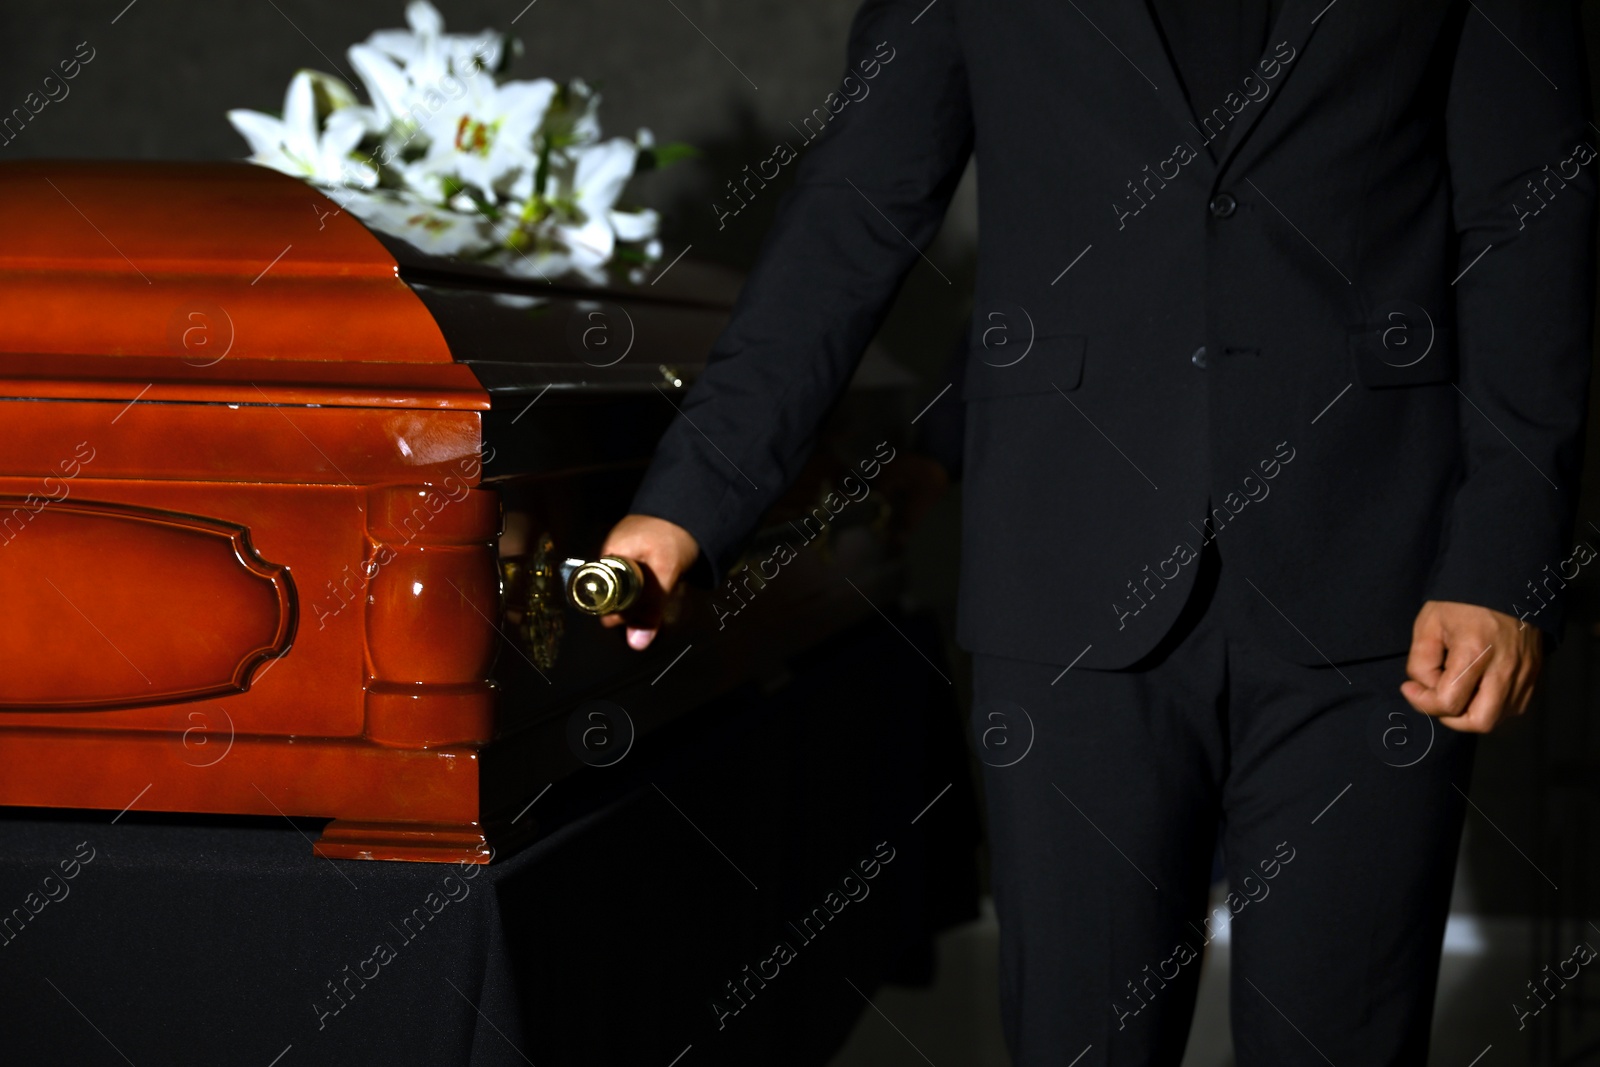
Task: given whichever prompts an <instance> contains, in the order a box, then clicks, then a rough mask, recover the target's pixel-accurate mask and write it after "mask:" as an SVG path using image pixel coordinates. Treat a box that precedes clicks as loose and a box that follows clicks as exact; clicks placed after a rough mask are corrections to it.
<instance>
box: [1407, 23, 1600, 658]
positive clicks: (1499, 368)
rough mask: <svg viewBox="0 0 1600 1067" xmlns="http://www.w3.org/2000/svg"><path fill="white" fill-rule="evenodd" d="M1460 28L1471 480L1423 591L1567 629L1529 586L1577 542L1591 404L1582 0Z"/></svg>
mask: <svg viewBox="0 0 1600 1067" xmlns="http://www.w3.org/2000/svg"><path fill="white" fill-rule="evenodd" d="M1460 27H1461V28H1460V36H1459V45H1458V48H1457V51H1456V56H1455V61H1454V68H1453V71H1452V74H1451V77H1450V83H1449V97H1448V100H1447V102H1446V130H1445V132H1446V144H1447V152H1448V158H1449V166H1450V181H1451V187H1452V195H1453V201H1452V204H1453V212H1454V218H1455V226H1456V231H1457V233H1458V234H1459V246H1460V255H1459V257H1458V263H1457V268H1456V269H1457V271H1459V272H1462V273H1461V274H1460V276H1459V278H1458V280H1457V282H1456V284H1455V293H1456V297H1455V308H1456V330H1457V338H1458V353H1459V360H1460V362H1459V366H1460V381H1459V386H1458V388H1459V395H1458V397H1457V402H1458V404H1459V407H1460V427H1461V441H1462V455H1463V465H1464V470H1463V475H1464V478H1463V481H1462V483H1461V484H1460V486H1459V488H1458V490H1457V493H1456V495H1455V498H1454V502H1453V504H1452V506H1451V510H1450V513H1449V515H1448V516H1447V517H1446V523H1445V537H1444V542H1443V549H1442V552H1441V556H1440V558H1439V561H1438V564H1437V566H1436V567H1435V570H1434V574H1433V577H1432V579H1431V581H1430V583H1429V588H1428V593H1427V595H1428V598H1429V599H1433V600H1454V601H1460V602H1464V603H1471V604H1480V605H1483V606H1485V607H1489V608H1493V609H1494V610H1496V611H1501V612H1504V613H1506V614H1516V615H1519V616H1525V617H1526V618H1527V620H1528V621H1529V622H1530V623H1533V624H1535V625H1538V626H1539V627H1540V628H1541V629H1543V630H1545V631H1546V632H1547V633H1549V634H1550V635H1551V636H1552V637H1555V636H1559V634H1560V627H1561V618H1560V606H1559V603H1552V604H1550V605H1549V606H1548V607H1545V608H1542V609H1541V607H1540V605H1541V603H1542V601H1541V600H1539V599H1536V598H1535V597H1534V595H1533V593H1532V592H1531V591H1530V589H1529V583H1533V584H1534V585H1535V586H1538V587H1539V588H1540V590H1541V592H1543V590H1544V588H1545V586H1544V584H1543V583H1544V581H1545V580H1546V579H1547V578H1548V577H1549V576H1550V575H1552V574H1554V573H1556V571H1557V570H1558V569H1559V568H1560V567H1561V565H1562V563H1563V561H1566V560H1568V559H1569V558H1570V557H1571V556H1572V554H1573V552H1572V544H1571V542H1570V541H1569V540H1568V538H1569V537H1570V536H1571V534H1572V522H1573V513H1574V510H1575V507H1576V501H1577V493H1578V477H1579V467H1580V463H1581V459H1582V449H1583V429H1584V416H1585V412H1586V409H1587V406H1588V381H1589V363H1590V346H1591V330H1592V316H1593V293H1594V284H1595V279H1594V262H1593V238H1594V230H1595V169H1596V167H1600V161H1597V160H1596V159H1595V150H1594V148H1593V147H1592V145H1593V143H1594V138H1593V137H1592V135H1591V127H1590V126H1589V124H1588V118H1589V116H1588V99H1589V90H1588V84H1587V71H1586V67H1585V57H1584V52H1583V40H1584V36H1583V30H1582V26H1581V24H1580V20H1579V18H1578V12H1577V10H1576V4H1574V3H1571V2H1570V0H1480V2H1479V3H1474V4H1472V5H1470V6H1466V8H1465V16H1464V20H1463V21H1462V22H1461V24H1460ZM1486 250H1487V251H1486ZM1479 257H1481V258H1479ZM1404 461H1405V459H1404V457H1403V456H1397V457H1395V462H1397V463H1403V462H1404ZM1546 567H1548V568H1549V570H1546V569H1545V568H1546ZM1571 576H1572V572H1571V570H1570V568H1569V573H1568V575H1567V577H1571ZM1560 585H1561V581H1560V580H1557V581H1555V582H1553V583H1551V586H1550V587H1551V588H1552V589H1556V588H1559V586H1560ZM1558 600H1559V598H1558Z"/></svg>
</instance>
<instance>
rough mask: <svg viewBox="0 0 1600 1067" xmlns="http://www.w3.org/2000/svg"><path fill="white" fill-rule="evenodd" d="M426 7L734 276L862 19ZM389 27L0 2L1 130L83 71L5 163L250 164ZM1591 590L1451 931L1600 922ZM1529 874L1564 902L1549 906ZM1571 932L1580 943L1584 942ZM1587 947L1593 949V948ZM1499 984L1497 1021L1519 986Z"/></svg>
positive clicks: (315, 12)
mask: <svg viewBox="0 0 1600 1067" xmlns="http://www.w3.org/2000/svg"><path fill="white" fill-rule="evenodd" d="M438 6H439V7H440V9H441V10H442V11H443V12H444V15H445V22H446V28H447V30H449V31H451V32H460V33H466V32H475V31H477V30H479V29H482V28H485V27H493V28H497V29H500V30H507V31H510V32H511V33H513V34H514V35H515V36H517V37H519V38H520V39H521V41H522V44H523V48H524V51H523V54H522V55H521V56H520V57H519V58H517V59H516V60H515V61H514V63H513V65H512V67H511V70H510V72H509V73H510V74H511V75H512V76H514V77H538V76H548V77H552V78H556V79H564V78H569V77H574V76H581V77H583V78H585V79H587V80H588V81H590V82H591V83H592V84H595V85H597V86H599V87H600V89H601V91H602V93H603V95H604V101H605V102H604V104H603V106H602V110H601V118H602V121H603V124H604V128H605V131H606V133H607V134H608V135H615V134H629V133H632V132H633V131H634V130H635V129H636V128H637V127H640V126H647V127H649V128H650V129H652V130H653V131H654V132H655V134H656V136H657V138H658V139H659V140H662V141H686V142H689V143H691V144H693V145H695V146H696V147H698V148H699V149H700V150H701V152H702V153H703V155H702V157H701V158H699V159H696V160H690V161H687V162H684V163H680V164H677V165H675V166H674V167H672V168H670V169H669V170H667V171H665V172H662V173H659V174H652V175H647V176H645V177H644V178H642V179H641V180H638V181H636V182H635V184H634V186H633V187H632V190H631V194H632V199H635V200H637V201H641V202H643V203H645V204H649V205H652V206H655V207H657V208H659V209H660V210H661V211H662V213H663V215H664V223H663V238H664V241H665V246H666V256H667V258H669V259H670V258H671V257H672V256H675V255H676V254H677V253H678V252H679V251H681V250H682V249H683V248H684V247H685V246H686V245H691V244H692V245H693V251H692V252H691V253H690V254H691V256H692V257H695V258H703V259H707V260H713V261H718V262H722V263H726V264H729V265H732V266H735V267H743V266H748V264H749V263H750V262H751V260H752V258H753V257H754V255H755V252H756V250H757V248H758V247H759V243H760V240H761V237H762V235H763V233H764V232H765V230H766V228H767V223H768V221H769V220H770V218H771V214H772V211H773V209H774V207H775V206H776V204H777V199H778V194H779V192H780V190H781V187H782V186H783V185H784V184H786V183H787V182H788V181H789V180H791V179H792V176H793V170H794V168H793V167H788V168H785V170H784V173H783V174H782V175H781V176H780V178H779V179H778V181H777V182H776V183H774V187H773V188H771V189H768V190H766V191H764V192H763V193H762V195H761V197H760V198H759V199H757V200H756V201H755V203H754V204H753V205H752V206H751V207H750V208H748V209H746V210H745V211H743V212H742V213H741V214H739V215H738V216H737V217H733V218H730V219H728V220H727V225H726V228H725V229H723V230H721V231H719V230H718V228H717V223H716V216H715V214H714V213H713V210H712V207H711V204H712V201H713V200H714V199H717V198H718V190H720V189H721V188H722V186H723V184H724V182H725V181H726V180H728V179H730V178H733V177H734V176H735V175H737V174H738V173H739V171H740V169H741V168H742V167H743V166H744V165H745V164H747V163H748V164H751V165H754V164H755V163H756V162H757V161H759V160H761V159H764V158H766V157H767V156H768V155H769V154H770V153H771V149H772V146H773V145H774V144H775V143H776V142H777V141H778V140H779V139H780V138H781V137H783V136H786V135H787V134H788V132H789V123H790V122H798V121H799V120H800V119H801V118H802V117H803V116H805V115H806V114H807V113H809V112H810V110H811V109H812V108H813V107H816V106H818V105H820V104H821V102H822V100H823V98H824V97H825V96H826V94H827V93H828V92H830V91H832V90H833V89H834V88H836V86H837V83H838V79H839V77H840V76H841V75H842V73H843V46H844V41H845V36H846V31H847V29H848V26H849V21H850V18H851V15H852V14H853V13H854V10H855V8H856V6H857V0H808V2H805V3H800V2H790V3H783V2H780V0H584V2H581V3H580V2H576V0H536V2H535V3H533V4H531V5H529V6H527V7H524V2H523V0H504V2H500V3H486V2H481V0H460V2H452V0H443V2H441V3H439V5H438ZM403 10H404V6H403V3H402V2H401V0H382V2H374V0H350V2H342V3H338V4H331V3H311V2H307V0H212V2H207V3H199V2H183V3H178V2H171V0H136V2H135V3H134V4H133V5H132V6H131V7H127V6H126V0H96V2H93V3H62V2H58V0H7V2H6V3H5V4H4V7H3V11H0V113H4V112H9V110H10V109H11V108H12V107H13V106H19V105H20V104H21V102H22V99H23V97H24V96H25V95H26V94H27V93H29V92H30V91H33V90H36V89H37V88H38V87H39V84H40V81H41V80H42V78H43V77H44V76H45V75H46V74H47V73H49V72H50V71H51V70H52V69H53V68H54V66H55V64H56V63H57V61H59V60H60V59H63V58H66V57H68V56H70V55H71V54H72V53H73V52H74V50H75V49H76V48H77V46H78V45H79V43H80V42H83V41H87V42H89V44H90V45H92V46H93V48H94V49H95V50H96V56H95V58H94V60H93V62H92V63H90V64H89V65H88V66H87V67H85V68H84V70H83V72H82V73H81V74H80V75H79V77H78V78H77V79H76V80H75V81H73V82H71V83H70V85H71V94H70V96H68V97H67V98H66V99H65V100H62V101H60V102H56V103H52V104H50V105H49V106H48V107H46V108H45V110H44V111H43V112H42V113H41V114H39V115H38V116H37V117H36V118H35V120H34V121H33V122H32V123H30V124H29V125H28V126H27V128H26V129H25V130H24V132H23V133H22V135H21V136H20V137H19V138H18V139H17V140H15V141H14V142H12V143H10V144H9V145H5V146H0V160H3V159H5V158H8V157H9V158H26V157H33V158H37V157H105V158H142V159H217V158H241V157H243V156H244V155H245V153H246V147H245V144H244V142H243V141H242V139H241V138H239V137H238V136H237V135H236V134H235V133H234V131H233V129H232V128H231V127H230V126H229V125H228V123H227V121H226V120H225V118H224V112H225V111H226V110H227V109H228V108H232V107H248V108H253V109H256V110H262V111H270V112H275V111H277V110H279V109H280V108H281V106H282V99H283V91H284V88H285V86H286V85H287V82H288V79H289V77H290V75H291V74H292V72H293V71H294V70H295V68H297V67H299V66H309V67H313V68H316V69H319V70H325V71H330V72H334V73H343V74H344V75H345V76H346V78H347V79H348V80H350V81H351V82H352V84H357V83H356V81H355V79H354V77H353V75H352V74H351V73H350V71H349V64H348V61H347V60H346V58H345V55H344V51H345V49H346V47H347V46H348V45H349V44H351V43H353V42H356V41H359V40H362V39H364V38H365V37H366V35H367V34H368V33H369V32H370V31H371V30H373V29H375V28H379V27H390V26H401V25H403V23H404V15H403ZM119 13H120V14H119ZM519 13H520V14H519ZM1585 15H1586V23H1587V28H1588V34H1587V36H1588V40H1589V45H1590V54H1591V56H1594V55H1595V54H1596V53H1597V51H1600V48H1597V35H1596V32H1595V28H1596V25H1597V24H1600V19H1597V17H1596V16H1597V15H1600V11H1597V10H1596V5H1595V4H1592V3H1591V4H1586V5H1585ZM114 18H115V19H116V22H115V23H113V21H112V20H113V19H114ZM514 18H515V19H516V20H517V21H516V22H515V24H513V22H512V20H513V19H514ZM713 42H714V43H713ZM735 64H736V65H737V69H736V67H735ZM1592 65H1593V64H1592ZM1597 69H1600V68H1597ZM1017 106H1018V107H1019V108H1027V107H1029V106H1036V105H1031V104H1030V103H1029V102H1027V101H1018V103H1017ZM1596 140H1597V141H1600V133H1597V134H1596ZM975 182H976V176H975V173H974V172H973V171H972V170H969V172H968V174H967V176H966V179H965V180H964V181H963V183H962V186H961V189H960V191H959V192H958V194H957V196H956V201H955V204H954V206H953V208H952V211H951V213H950V216H949V218H948V220H947V222H946V224H945V226H944V229H943V231H942V232H941V234H940V235H939V237H938V239H937V241H936V242H935V244H934V245H933V246H932V247H931V248H930V249H928V257H929V258H930V259H931V260H932V261H933V263H934V264H937V266H938V272H936V271H935V270H933V269H932V268H931V267H930V266H929V265H928V264H926V263H923V262H918V264H917V265H916V267H915V268H914V269H913V271H912V273H911V276H910V278H909V280H908V282H907V284H906V287H905V290H904V291H903V293H902V295H901V298H900V300H899V302H898V303H897V305H896V307H895V309H894V311H893V313H892V315H891V316H890V318H889V321H888V322H887V324H886V325H885V327H884V330H883V332H882V335H881V337H880V343H881V344H882V345H883V346H884V348H885V349H886V350H887V351H888V352H889V353H890V354H891V355H892V356H893V357H895V358H896V359H898V360H899V361H900V362H902V363H903V364H905V365H906V366H908V367H909V368H911V369H912V370H913V371H914V372H916V373H917V374H918V375H919V376H920V377H921V378H922V379H923V380H924V381H925V383H926V386H927V389H926V393H925V395H926V397H928V398H930V399H931V398H932V397H933V395H934V394H935V393H937V392H938V390H939V389H940V388H942V386H943V384H944V382H945V381H946V380H947V378H946V365H947V361H948V359H949V356H950V353H951V351H952V347H953V346H954V345H955V344H956V343H957V342H958V339H959V338H960V337H961V336H962V335H963V333H964V331H965V329H966V316H967V314H968V313H969V310H970V292H971V286H972V278H973V266H974V251H975V243H976V239H977V212H976V201H975V197H974V190H975ZM0 240H4V235H3V234H0ZM939 272H942V274H943V275H944V276H946V277H948V279H949V282H948V283H947V282H946V281H945V279H944V278H942V277H940V273H939ZM946 399H947V400H948V399H950V398H946ZM1597 452H1600V449H1597V446H1596V434H1595V430H1594V427H1593V425H1592V424H1591V430H1590V440H1589V446H1588V449H1587V454H1588V457H1589V462H1588V474H1587V476H1586V478H1585V486H1584V494H1583V503H1582V506H1581V509H1580V515H1579V530H1580V531H1587V532H1588V533H1589V534H1590V535H1591V536H1592V538H1593V541H1592V543H1594V544H1596V545H1597V546H1600V534H1596V533H1595V531H1594V530H1593V529H1592V528H1590V527H1588V526H1587V525H1586V524H1587V522H1588V521H1590V520H1592V521H1594V522H1595V524H1596V525H1597V526H1600V499H1597V496H1596V491H1595V486H1596V484H1597V480H1600V454H1597ZM958 507H959V490H957V491H955V492H952V493H951V494H949V495H948V496H947V497H946V498H945V499H944V500H943V501H942V502H941V503H940V505H939V506H938V507H937V508H936V509H935V510H934V512H933V513H932V514H931V515H930V516H929V518H928V520H927V521H926V522H925V524H924V526H923V527H922V529H921V531H920V533H919V536H918V539H917V542H916V545H915V547H914V552H913V572H914V573H913V582H912V590H913V596H914V598H915V599H917V600H918V601H920V602H921V603H923V604H928V605H931V606H933V607H934V608H935V609H936V610H937V611H938V612H939V614H940V616H941V618H942V619H943V620H944V622H945V629H946V636H945V640H946V642H947V644H949V640H950V638H949V633H950V629H951V624H952V623H953V617H954V589H955V585H954V572H955V566H956V561H957V556H958V548H959V546H958V543H957V540H958V526H957V522H956V516H957V511H958ZM1580 536H1581V535H1580ZM1556 562H1557V561H1555V560H1552V561H1551V563H1552V565H1554V564H1555V563H1556ZM1597 572H1600V566H1591V567H1589V568H1587V569H1586V570H1585V571H1584V572H1583V573H1582V574H1580V576H1579V578H1578V580H1577V582H1576V583H1574V584H1575V592H1576V597H1575V603H1574V606H1573V610H1572V611H1571V613H1570V616H1571V621H1570V625H1569V632H1568V634H1567V638H1566V640H1565V642H1564V644H1563V646H1562V647H1561V649H1560V650H1559V652H1558V653H1557V655H1556V656H1555V658H1554V660H1553V661H1552V662H1551V664H1550V667H1549V673H1548V676H1547V683H1546V685H1545V691H1544V695H1543V696H1542V697H1541V699H1540V702H1539V704H1538V706H1537V707H1536V709H1535V711H1534V713H1533V714H1531V715H1530V716H1528V717H1527V718H1526V719H1524V720H1521V721H1518V722H1514V723H1511V724H1509V725H1508V726H1506V727H1505V728H1503V729H1502V730H1501V731H1500V732H1499V733H1497V734H1496V735H1495V736H1494V737H1493V738H1492V739H1490V740H1488V741H1487V742H1486V743H1485V744H1484V745H1483V746H1482V747H1481V748H1480V755H1479V762H1478V771H1477V775H1476V778H1475V782H1474V790H1473V800H1474V802H1475V803H1476V805H1477V806H1478V810H1477V811H1475V812H1472V813H1469V816H1468V822H1467V832H1466V839H1465V846H1464V848H1465V853H1464V855H1465V861H1464V874H1463V877H1462V878H1461V879H1460V881H1459V883H1458V886H1457V899H1456V907H1457V909H1458V910H1464V911H1468V912H1473V913H1477V914H1480V915H1521V916H1527V915H1534V916H1536V917H1538V916H1543V917H1544V918H1545V919H1546V920H1549V919H1553V918H1554V917H1555V916H1556V915H1557V914H1559V913H1565V914H1567V915H1568V916H1569V918H1576V917H1578V916H1581V915H1594V914H1596V913H1600V907H1596V904H1597V902H1600V860H1597V858H1596V855H1595V849H1594V848H1593V845H1594V843H1595V841H1596V837H1595V836H1594V835H1593V834H1592V833H1591V827H1592V825H1593V824H1594V822H1595V821H1596V819H1597V818H1600V806H1597V804H1596V794H1597V792H1600V756H1597V754H1596V751H1597V747H1600V746H1597V744H1596V738H1595V734H1596V733H1597V732H1600V731H1597V729H1596V728H1595V727H1593V726H1591V719H1592V717H1593V716H1592V714H1591V710H1590V709H1591V708H1592V707H1594V706H1595V704H1596V696H1597V695H1600V689H1597V679H1596V678H1595V677H1594V672H1593V671H1592V669H1591V668H1590V663H1591V661H1592V660H1593V659H1594V656H1593V652H1594V651H1595V649H1596V647H1597V645H1600V581H1597V578H1596V575H1597ZM1329 580H1337V578H1336V576H1330V579H1329ZM950 650H951V654H952V657H953V660H954V662H955V663H956V665H957V668H958V670H959V671H960V675H959V677H958V679H957V680H958V683H961V688H962V689H963V690H964V689H965V685H964V683H965V680H966V672H965V661H964V658H963V657H962V656H961V655H960V653H959V652H958V651H957V650H955V649H954V647H953V645H951V646H950ZM1491 821H1492V825H1491ZM1511 845H1514V846H1515V850H1514V849H1513V848H1512V847H1510V846H1511ZM1519 852H1520V853H1522V854H1523V855H1522V856H1519V854H1518V853H1519ZM1530 860H1531V861H1536V862H1537V865H1538V867H1539V869H1541V870H1543V871H1544V872H1545V873H1546V874H1547V875H1548V876H1549V881H1550V882H1554V883H1555V884H1557V885H1560V886H1561V891H1560V892H1559V894H1558V893H1556V892H1555V891H1553V890H1552V889H1551V888H1550V885H1549V883H1548V882H1547V881H1546V879H1545V878H1543V877H1541V876H1540V875H1539V874H1538V873H1537V872H1536V871H1535V870H1534V869H1532V867H1533V864H1532V863H1531V862H1528V861H1530ZM1540 929H1554V928H1549V927H1540ZM1565 929H1570V930H1572V931H1573V936H1576V930H1577V927H1575V926H1568V927H1566V928H1565ZM1590 933H1591V934H1593V932H1592V931H1590ZM1561 936H1562V938H1563V939H1566V940H1565V943H1566V945H1567V946H1570V945H1571V943H1572V941H1571V940H1570V939H1568V938H1567V935H1566V934H1564V933H1563V934H1562V935H1561ZM1593 937H1594V940H1596V941H1600V934H1593ZM1561 954H1563V955H1564V950H1563V952H1562V953H1561ZM1530 955H1532V956H1538V953H1537V952H1530ZM1544 958H1548V959H1555V958H1558V957H1557V956H1556V955H1550V956H1548V957H1544ZM1536 969H1537V964H1535V967H1534V968H1531V969H1530V971H1529V972H1528V973H1534V971H1536ZM1507 982H1508V988H1507V990H1506V998H1507V1000H1509V999H1510V998H1511V997H1512V996H1513V995H1515V990H1517V989H1518V988H1520V984H1521V979H1520V977H1514V978H1509V979H1508V980H1507Z"/></svg>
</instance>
